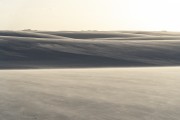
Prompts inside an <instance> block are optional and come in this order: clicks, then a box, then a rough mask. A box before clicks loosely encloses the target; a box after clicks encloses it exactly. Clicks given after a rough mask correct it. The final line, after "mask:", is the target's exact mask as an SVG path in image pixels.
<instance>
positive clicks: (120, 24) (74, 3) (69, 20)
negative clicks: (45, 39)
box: [0, 0, 180, 31]
mask: <svg viewBox="0 0 180 120" xmlns="http://www.w3.org/2000/svg"><path fill="white" fill-rule="evenodd" d="M179 6H180V0H0V29H1V30H22V29H36V30H168V31H180V14H179V12H180V7H179Z"/></svg>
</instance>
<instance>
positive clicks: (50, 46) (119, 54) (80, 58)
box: [0, 31, 180, 68]
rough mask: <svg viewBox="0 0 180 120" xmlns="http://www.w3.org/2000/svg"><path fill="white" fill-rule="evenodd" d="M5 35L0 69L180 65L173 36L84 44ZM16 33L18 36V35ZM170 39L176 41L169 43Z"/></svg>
mask: <svg viewBox="0 0 180 120" xmlns="http://www.w3.org/2000/svg"><path fill="white" fill-rule="evenodd" d="M9 33H11V32H8V35H7V36H4V35H3V34H2V32H0V35H1V36H0V68H54V67H56V68H60V67H113V66H114V67H120V66H176V65H180V40H179V39H178V35H177V34H176V35H174V36H171V37H170V36H169V35H168V36H163V38H164V39H165V40H159V39H157V36H153V34H148V33H146V34H148V35H149V37H147V36H146V39H140V38H139V37H134V34H135V33H133V34H132V35H130V36H129V37H126V38H124V39H123V38H122V37H121V40H118V39H113V38H111V39H109V38H107V39H100V38H96V39H86V40H85V39H73V38H68V37H70V36H66V38H64V37H61V36H57V37H56V38H55V37H53V36H49V35H48V34H47V36H48V37H47V36H46V35H44V34H45V33H43V34H42V33H35V32H29V33H28V35H29V34H31V35H36V34H38V35H39V34H41V37H39V36H38V37H37V36H36V37H35V36H33V37H32V36H27V33H24V32H20V33H21V34H22V35H21V36H19V35H17V34H13V35H12V34H11V35H9ZM17 33H18V34H20V33H19V32H18V31H17ZM106 33H107V32H104V33H103V34H106ZM76 34H77V33H76ZM83 34H84V33H83ZM96 34H99V33H98V32H97V33H96ZM107 34H110V33H107ZM111 34H112V32H111ZM114 34H118V32H115V33H114ZM120 34H124V33H123V32H121V33H120ZM129 34H130V33H129ZM141 34H142V33H141ZM101 35H102V33H101ZM126 35H127V34H126ZM22 36H23V37H22ZM132 36H133V37H132ZM104 37H106V36H104ZM144 37H145V36H144ZM172 37H176V39H171V38H172ZM114 38H116V36H115V37H114ZM141 38H142V37H141Z"/></svg>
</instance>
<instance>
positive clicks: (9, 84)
mask: <svg viewBox="0 0 180 120" xmlns="http://www.w3.org/2000/svg"><path fill="white" fill-rule="evenodd" d="M179 72H180V67H150V68H149V67H142V68H105V69H103V68H99V69H97V68H92V69H42V70H33V69H32V70H0V86H1V87H0V119H1V120H179V119H180V74H179Z"/></svg>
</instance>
